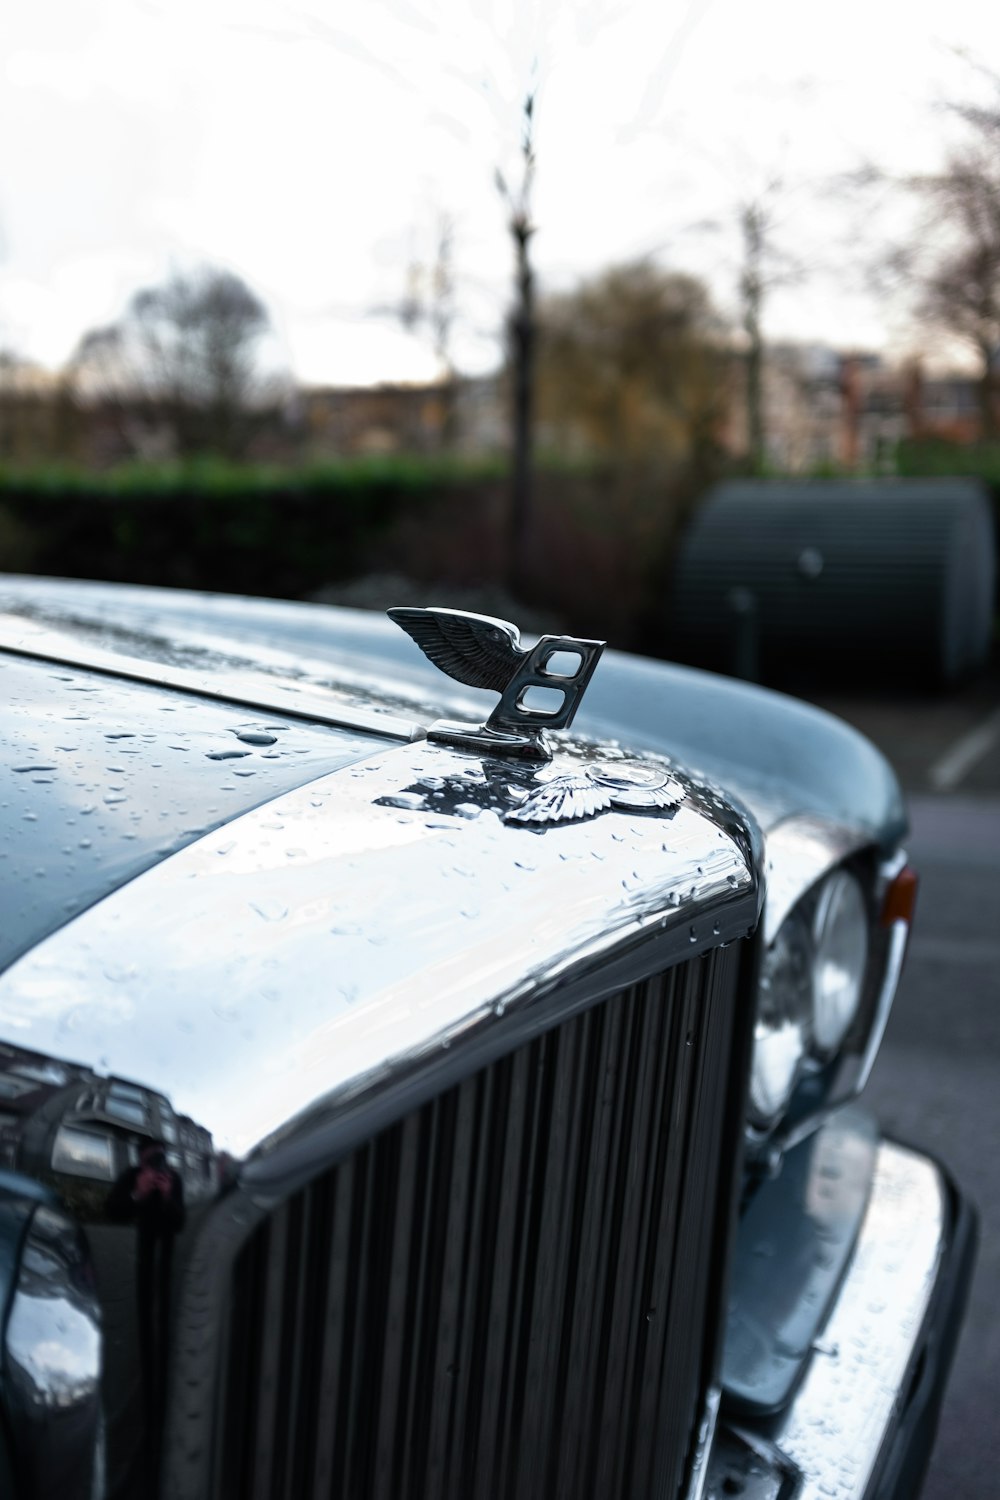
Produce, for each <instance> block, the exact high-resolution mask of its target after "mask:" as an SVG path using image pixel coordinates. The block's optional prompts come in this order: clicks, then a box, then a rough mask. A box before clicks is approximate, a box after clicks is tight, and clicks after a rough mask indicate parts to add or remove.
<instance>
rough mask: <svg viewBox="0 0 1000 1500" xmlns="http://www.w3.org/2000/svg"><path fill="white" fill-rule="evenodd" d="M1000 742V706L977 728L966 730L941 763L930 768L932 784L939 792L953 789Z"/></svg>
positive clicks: (929, 776) (943, 756)
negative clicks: (966, 732) (967, 731)
mask: <svg viewBox="0 0 1000 1500" xmlns="http://www.w3.org/2000/svg"><path fill="white" fill-rule="evenodd" d="M997 744H1000V709H997V711H996V712H995V713H992V714H990V716H989V718H988V719H985V720H984V721H983V723H982V724H979V725H978V726H977V727H976V728H975V729H970V730H969V733H968V734H963V736H962V738H961V739H960V740H956V741H955V743H954V745H952V747H951V749H950V750H947V751H946V752H945V754H944V755H942V757H941V759H940V760H939V761H938V762H937V764H936V765H933V766H931V769H930V771H929V772H928V778H929V780H930V783H931V786H933V787H934V788H936V790H937V791H939V792H950V791H952V790H953V789H954V788H955V787H956V786H958V783H959V782H960V781H961V780H962V779H963V777H965V776H967V775H968V773H969V772H970V771H971V770H972V768H973V766H975V765H977V764H978V763H979V761H981V760H982V759H983V757H984V756H986V755H988V754H989V753H990V751H991V750H992V749H993V748H994V746H995V745H997Z"/></svg>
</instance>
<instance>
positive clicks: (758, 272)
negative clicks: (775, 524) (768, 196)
mask: <svg viewBox="0 0 1000 1500" xmlns="http://www.w3.org/2000/svg"><path fill="white" fill-rule="evenodd" d="M740 229H741V230H742V232H743V269H742V272H741V275H740V300H741V303H742V312H743V331H744V333H745V334H746V336H747V364H746V395H747V438H748V442H749V447H750V464H751V467H752V469H753V472H754V473H755V474H760V473H762V472H763V469H764V464H765V460H766V456H767V435H766V432H765V427H764V390H763V379H764V339H763V334H762V332H761V309H762V306H763V302H764V251H765V245H766V238H767V231H768V217H767V212H766V210H765V208H764V205H763V204H762V203H761V202H760V200H759V199H758V200H757V201H755V202H753V203H746V204H744V205H743V208H742V209H741V210H740Z"/></svg>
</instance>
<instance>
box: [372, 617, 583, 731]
mask: <svg viewBox="0 0 1000 1500" xmlns="http://www.w3.org/2000/svg"><path fill="white" fill-rule="evenodd" d="M386 613H387V614H388V616H389V618H390V620H395V622H396V624H397V625H399V626H400V627H401V628H402V629H403V630H405V631H406V633H407V635H409V636H412V638H413V640H415V641H416V643H417V645H418V646H419V647H420V649H421V651H423V653H424V655H425V656H426V657H427V658H428V659H429V660H430V661H432V662H433V663H434V665H435V666H436V667H440V668H441V670H442V672H446V673H447V674H448V676H449V677H453V678H455V680H456V681H457V682H462V683H465V685H466V686H467V687H475V688H489V689H490V690H491V691H492V692H495V693H499V694H500V702H499V703H498V704H497V706H496V708H495V709H494V710H493V712H492V713H491V714H490V717H489V718H488V719H487V720H486V723H485V724H455V723H452V722H450V721H449V720H446V719H439V720H438V721H437V723H435V724H432V725H431V726H430V729H429V730H428V732H427V737H428V739H431V740H441V741H443V742H444V743H446V744H449V745H458V746H461V747H464V748H466V749H470V750H479V751H482V752H486V753H491V754H498V753H499V754H505V755H516V756H520V757H523V758H526V759H529V760H550V759H551V758H552V749H551V746H550V745H549V743H548V741H547V738H546V734H545V731H546V730H547V729H566V728H568V727H569V725H570V724H571V723H572V722H573V716H574V714H575V713H576V711H577V709H578V708H579V706H580V700H581V698H582V697H583V694H584V692H585V691H586V688H587V684H588V683H589V682H590V679H591V677H592V676H593V675H594V669H595V667H596V666H597V663H598V662H599V661H600V659H601V653H602V651H603V650H604V645H605V643H604V641H587V640H579V639H577V637H575V636H571V635H543V636H542V638H541V640H540V641H539V642H538V644H537V645H536V646H534V647H532V648H531V650H523V649H522V647H521V638H520V635H519V633H518V630H517V627H516V626H515V625H511V624H510V623H509V621H507V620H495V619H493V617H492V616H491V615H475V614H467V613H466V612H465V611H463V610H457V609H390V610H387V611H386ZM558 657H573V658H575V660H576V663H577V664H576V665H575V666H573V665H571V666H570V669H569V670H568V671H559V670H556V669H555V660H556V658H558ZM533 689H534V690H536V691H537V690H539V689H541V690H542V691H543V692H544V693H546V694H553V693H554V694H560V695H561V702H558V703H555V704H554V706H552V707H550V708H546V707H542V706H540V705H538V704H535V705H533V704H532V703H531V702H530V701H528V695H529V693H531V691H532V690H533Z"/></svg>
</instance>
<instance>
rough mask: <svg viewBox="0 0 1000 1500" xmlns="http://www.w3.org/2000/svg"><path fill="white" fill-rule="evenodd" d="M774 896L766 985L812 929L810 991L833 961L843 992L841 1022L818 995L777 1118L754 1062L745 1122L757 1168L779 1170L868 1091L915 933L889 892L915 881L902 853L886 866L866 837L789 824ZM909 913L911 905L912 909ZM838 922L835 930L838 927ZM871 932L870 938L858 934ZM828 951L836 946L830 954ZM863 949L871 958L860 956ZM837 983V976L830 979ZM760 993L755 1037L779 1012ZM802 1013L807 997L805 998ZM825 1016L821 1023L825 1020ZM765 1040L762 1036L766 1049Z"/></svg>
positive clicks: (772, 844)
mask: <svg viewBox="0 0 1000 1500" xmlns="http://www.w3.org/2000/svg"><path fill="white" fill-rule="evenodd" d="M767 854H768V892H767V898H766V903H765V908H764V922H763V933H764V942H765V946H764V951H763V953H762V955H761V965H760V976H761V978H767V977H768V975H769V970H773V968H774V966H775V962H776V955H777V954H779V952H780V947H781V944H782V943H784V942H785V939H786V934H785V931H784V929H785V926H786V924H787V923H788V922H790V921H792V922H794V923H795V924H796V926H797V928H798V930H799V931H801V924H803V923H805V924H806V925H807V926H808V929H809V933H810V944H811V952H812V961H811V963H810V970H811V979H810V989H811V990H814V985H815V980H816V977H817V972H818V973H819V977H820V981H821V982H823V976H822V970H823V965H824V961H825V959H826V961H829V962H831V963H832V967H833V969H834V970H837V969H840V971H841V972H840V975H839V980H838V982H839V983H841V984H842V985H843V986H844V992H843V993H842V994H841V995H840V996H839V997H836V998H835V1004H834V1006H833V1009H834V1012H835V1014H834V1017H833V1018H831V1017H829V1016H824V1015H823V1010H822V1007H823V998H822V994H820V996H819V1003H818V1006H817V1002H816V997H815V994H810V997H809V1006H808V1011H809V1017H808V1023H807V1025H806V1026H805V1027H804V1033H805V1034H804V1036H803V1044H802V1050H801V1056H800V1058H799V1060H798V1065H797V1067H796V1069H795V1076H794V1080H793V1081H792V1083H791V1086H790V1088H787V1089H786V1091H785V1092H786V1098H785V1102H784V1104H783V1105H782V1106H781V1107H780V1108H778V1109H776V1110H775V1111H774V1112H773V1113H770V1112H767V1111H765V1110H763V1109H762V1108H761V1095H760V1082H759V1077H755V1067H756V1069H757V1072H758V1073H759V1067H760V1064H759V1063H758V1061H757V1058H756V1056H753V1057H752V1058H751V1076H750V1079H749V1080H748V1105H747V1116H746V1137H747V1145H748V1149H749V1151H750V1155H751V1159H752V1160H758V1161H759V1160H761V1159H764V1160H766V1161H771V1162H773V1163H776V1162H777V1160H779V1159H780V1156H781V1154H782V1153H783V1151H784V1150H786V1149H788V1147H790V1146H792V1145H794V1144H796V1143H797V1142H798V1141H800V1140H802V1139H804V1138H805V1137H806V1136H807V1135H809V1134H811V1133H812V1131H813V1130H815V1129H816V1128H817V1126H818V1125H819V1124H820V1123H821V1122H822V1121H823V1120H824V1119H826V1118H827V1117H828V1115H829V1114H830V1112H831V1111H832V1110H833V1109H835V1108H837V1107H838V1106H839V1105H841V1104H843V1103H845V1102H847V1101H848V1100H850V1099H852V1098H854V1097H856V1095H857V1094H858V1093H859V1092H860V1090H861V1088H863V1086H864V1084H865V1082H866V1080H867V1077H868V1074H869V1072H870V1070H871V1065H872V1062H873V1060H874V1056H875V1053H876V1051H877V1048H878V1045H879V1042H880V1041H881V1037H882V1034H883V1031H884V1028H885V1023H886V1020H887V1019H888V1013H889V1010H890V1009H891V1005H892V999H893V995H894V993H895V989H896V984H897V981H898V978H899V974H900V970H901V967H902V957H903V954H904V952H905V947H906V939H907V936H908V932H909V913H910V912H911V911H912V899H911V900H910V903H909V907H908V908H907V914H906V915H905V916H904V918H903V919H902V920H898V916H899V914H898V913H895V912H894V911H889V906H890V905H891V902H890V901H889V896H888V894H887V893H890V892H891V891H892V890H893V889H894V888H895V886H896V885H897V884H898V883H899V882H900V881H905V880H906V879H907V878H909V880H910V881H911V882H912V883H913V889H914V890H915V876H913V872H912V871H911V870H909V867H908V866H906V860H905V856H904V855H903V854H902V852H897V853H896V854H895V855H893V856H890V857H889V858H885V857H884V856H883V855H882V854H881V853H880V851H879V850H878V849H877V848H876V847H875V846H874V845H873V844H872V841H871V838H870V836H868V837H867V838H866V837H865V836H864V835H863V834H861V833H860V832H854V833H851V832H850V831H849V830H847V829H844V828H842V827H838V826H836V825H828V824H826V823H824V822H823V821H822V820H821V819H818V818H813V817H802V818H796V819H790V820H789V821H788V822H787V823H785V824H781V825H779V826H778V828H777V829H775V830H773V831H772V833H771V834H769V835H768V840H767ZM904 905H905V902H904ZM831 924H832V925H831ZM861 928H863V931H864V940H863V943H862V942H861V941H860V937H859V932H860V929H861ZM827 944H830V945H831V946H830V947H829V948H828V947H827ZM862 947H863V953H862V952H861V951H860V950H861V948H862ZM828 979H830V980H831V982H832V978H831V976H828ZM766 994H767V991H766V990H762V989H761V988H760V987H759V988H758V992H757V995H756V997H755V999H756V1005H757V1009H756V1013H755V1033H757V1034H758V1035H759V1033H760V1031H761V1029H762V1025H763V1023H764V1016H765V1014H766V1013H765V1012H764V1007H765V1006H766V1005H768V1004H770V1007H771V1009H772V1011H777V1013H779V1014H780V1009H781V1007H780V1004H779V1005H775V1002H774V997H773V996H770V997H768V999H765V995H766ZM799 1006H800V1009H801V1008H802V1002H801V999H800V1000H799ZM817 1018H818V1019H817ZM757 1041H758V1038H757V1036H755V1048H754V1051H755V1053H756V1051H757Z"/></svg>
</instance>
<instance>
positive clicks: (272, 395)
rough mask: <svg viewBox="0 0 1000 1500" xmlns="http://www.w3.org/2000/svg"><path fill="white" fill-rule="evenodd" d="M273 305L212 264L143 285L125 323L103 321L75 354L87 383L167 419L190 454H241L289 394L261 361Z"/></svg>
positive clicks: (78, 375)
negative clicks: (260, 421)
mask: <svg viewBox="0 0 1000 1500" xmlns="http://www.w3.org/2000/svg"><path fill="white" fill-rule="evenodd" d="M269 329H270V319H269V317H268V313H267V309H266V308H265V306H264V304H263V303H262V302H261V300H260V298H259V297H257V295H256V294H255V293H254V292H252V291H251V290H250V288H249V287H248V286H247V285H246V283H245V282H244V281H242V280H241V279H240V277H238V276H236V275H234V274H233V273H232V272H229V271H220V270H217V269H215V268H213V267H207V266H206V267H202V268H200V269H198V270H195V271H191V272H187V273H175V274H174V275H172V276H171V277H170V278H169V279H168V280H167V281H165V282H163V283H162V284H160V285H158V286H151V287H145V288H143V289H142V290H140V291H138V292H136V293H135V295H134V296H133V297H132V299H131V301H130V302H129V304H128V307H127V308H126V310H125V313H124V314H123V316H122V317H121V318H120V319H119V320H118V322H117V323H113V324H111V325H110V326H108V327H105V328H98V329H93V330H91V331H90V332H89V333H86V334H85V335H84V336H83V339H82V340H81V342H80V344H79V346H78V348H77V351H76V354H75V355H74V358H73V361H72V369H73V373H74V378H75V382H76V387H77V390H78V392H79V393H80V394H81V395H82V396H83V397H84V398H87V397H95V396H96V397H98V398H100V399H104V400H107V401H109V402H111V403H113V404H114V405H115V406H116V407H117V408H118V410H119V411H120V412H121V413H122V414H123V416H125V417H127V418H128V419H129V420H131V422H132V423H133V424H134V423H135V422H136V421H142V420H143V419H147V420H150V419H151V420H154V421H158V422H160V423H161V424H162V423H166V425H167V426H168V428H169V430H170V432H171V435H172V439H173V446H174V447H175V449H176V451H177V452H178V453H180V454H182V455H190V454H193V453H200V452H208V451H212V452H218V453H223V454H225V455H226V456H228V457H239V456H240V455H241V454H242V453H243V452H244V451H245V449H246V446H247V443H248V441H249V439H250V437H251V435H252V433H253V431H254V427H255V417H259V414H260V411H261V409H262V408H264V407H266V406H268V405H269V404H273V402H274V400H275V399H276V397H277V395H278V394H279V389H280V386H279V383H278V382H277V381H276V379H275V377H274V376H268V375H266V374H265V373H264V372H263V371H262V369H261V363H260V354H259V347H260V343H261V340H262V339H263V337H264V336H265V334H266V333H267V332H268V331H269Z"/></svg>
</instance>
